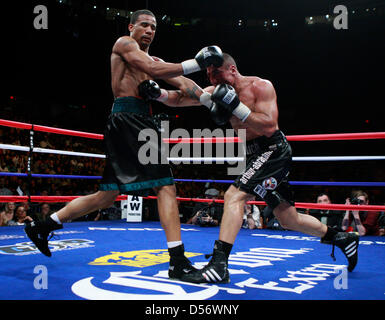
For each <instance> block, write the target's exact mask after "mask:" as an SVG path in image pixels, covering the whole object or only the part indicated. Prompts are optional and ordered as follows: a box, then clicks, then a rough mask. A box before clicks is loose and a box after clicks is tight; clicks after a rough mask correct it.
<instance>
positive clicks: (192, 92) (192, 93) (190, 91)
mask: <svg viewBox="0 0 385 320" xmlns="http://www.w3.org/2000/svg"><path fill="white" fill-rule="evenodd" d="M197 90H199V87H197V86H195V85H194V86H193V87H192V88H188V89H187V90H186V92H187V94H188V96H189V97H190V98H191V99H195V100H198V101H199V97H198V96H197V95H196V94H195V92H196V91H197Z"/></svg>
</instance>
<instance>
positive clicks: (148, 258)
mask: <svg viewBox="0 0 385 320" xmlns="http://www.w3.org/2000/svg"><path fill="white" fill-rule="evenodd" d="M199 255H201V253H193V252H185V256H186V257H187V258H189V257H195V256H199ZM169 261H170V256H169V254H168V250H165V249H153V250H138V251H126V252H111V254H108V255H106V256H103V257H100V258H96V259H95V260H94V261H92V262H90V263H89V264H90V265H93V266H111V265H119V266H127V267H137V268H145V267H150V266H154V265H157V264H161V263H165V262H169Z"/></svg>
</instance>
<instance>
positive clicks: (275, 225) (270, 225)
mask: <svg viewBox="0 0 385 320" xmlns="http://www.w3.org/2000/svg"><path fill="white" fill-rule="evenodd" d="M262 217H263V225H265V226H266V229H272V230H285V229H284V228H282V226H281V224H280V223H279V221H278V219H277V218H276V217H275V215H274V213H273V210H271V208H270V207H269V206H266V207H265V209H263V211H262Z"/></svg>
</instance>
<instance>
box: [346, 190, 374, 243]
mask: <svg viewBox="0 0 385 320" xmlns="http://www.w3.org/2000/svg"><path fill="white" fill-rule="evenodd" d="M345 204H347V205H349V204H353V205H368V204H369V196H368V194H367V193H366V192H364V191H362V190H357V191H353V192H352V194H351V197H350V198H347V199H346V202H345ZM379 217H380V212H378V211H361V210H347V211H346V213H345V216H344V218H343V220H342V230H344V231H348V232H350V231H353V232H358V234H359V235H360V236H365V235H374V236H378V235H380V225H379Z"/></svg>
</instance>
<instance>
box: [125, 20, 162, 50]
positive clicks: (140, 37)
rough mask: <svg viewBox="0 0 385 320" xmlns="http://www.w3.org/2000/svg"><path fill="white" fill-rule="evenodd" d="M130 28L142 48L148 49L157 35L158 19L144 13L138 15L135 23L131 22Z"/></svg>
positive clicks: (132, 35)
mask: <svg viewBox="0 0 385 320" xmlns="http://www.w3.org/2000/svg"><path fill="white" fill-rule="evenodd" d="M128 30H129V31H130V35H131V37H133V38H134V39H135V40H136V41H137V42H138V44H139V46H140V48H141V49H142V50H143V49H147V48H148V47H149V46H150V44H151V42H152V40H154V37H155V31H156V20H155V18H154V17H153V16H149V15H147V14H142V15H140V16H139V17H138V19H137V20H136V22H135V24H129V25H128Z"/></svg>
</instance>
